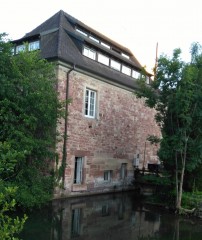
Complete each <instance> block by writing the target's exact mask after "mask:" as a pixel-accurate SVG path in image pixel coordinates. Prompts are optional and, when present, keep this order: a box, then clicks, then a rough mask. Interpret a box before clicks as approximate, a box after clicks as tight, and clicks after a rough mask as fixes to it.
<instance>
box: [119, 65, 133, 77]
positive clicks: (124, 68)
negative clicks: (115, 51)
mask: <svg viewBox="0 0 202 240" xmlns="http://www.w3.org/2000/svg"><path fill="white" fill-rule="evenodd" d="M121 71H122V73H124V74H126V75H128V76H130V75H131V68H129V67H127V66H125V65H122V69H121Z"/></svg>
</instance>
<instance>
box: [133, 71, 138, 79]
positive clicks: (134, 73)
mask: <svg viewBox="0 0 202 240" xmlns="http://www.w3.org/2000/svg"><path fill="white" fill-rule="evenodd" d="M132 77H133V78H136V79H138V78H139V77H140V73H139V72H137V71H135V70H133V71H132Z"/></svg>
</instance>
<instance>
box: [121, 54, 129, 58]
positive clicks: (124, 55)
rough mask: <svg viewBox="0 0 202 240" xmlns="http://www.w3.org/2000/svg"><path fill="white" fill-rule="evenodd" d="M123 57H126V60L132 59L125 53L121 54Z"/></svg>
mask: <svg viewBox="0 0 202 240" xmlns="http://www.w3.org/2000/svg"><path fill="white" fill-rule="evenodd" d="M121 56H123V57H125V58H127V59H129V58H130V57H129V56H128V55H126V54H125V53H121Z"/></svg>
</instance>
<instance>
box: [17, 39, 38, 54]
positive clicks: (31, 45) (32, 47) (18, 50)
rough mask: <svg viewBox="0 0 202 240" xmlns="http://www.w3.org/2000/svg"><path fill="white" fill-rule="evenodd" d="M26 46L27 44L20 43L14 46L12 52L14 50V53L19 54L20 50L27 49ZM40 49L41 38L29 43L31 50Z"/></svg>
mask: <svg viewBox="0 0 202 240" xmlns="http://www.w3.org/2000/svg"><path fill="white" fill-rule="evenodd" d="M25 48H26V44H20V45H17V46H15V47H13V48H12V52H13V54H18V53H19V52H23V51H25ZM38 49H40V43H39V40H37V41H33V42H29V43H28V50H29V51H34V50H38Z"/></svg>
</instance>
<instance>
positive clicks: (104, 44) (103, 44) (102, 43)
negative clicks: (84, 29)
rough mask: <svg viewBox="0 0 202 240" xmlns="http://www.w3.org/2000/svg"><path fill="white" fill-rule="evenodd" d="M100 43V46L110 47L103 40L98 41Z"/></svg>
mask: <svg viewBox="0 0 202 240" xmlns="http://www.w3.org/2000/svg"><path fill="white" fill-rule="evenodd" d="M100 44H101V45H102V46H104V47H106V48H109V49H110V46H109V45H108V44H106V43H104V42H100Z"/></svg>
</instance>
